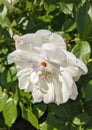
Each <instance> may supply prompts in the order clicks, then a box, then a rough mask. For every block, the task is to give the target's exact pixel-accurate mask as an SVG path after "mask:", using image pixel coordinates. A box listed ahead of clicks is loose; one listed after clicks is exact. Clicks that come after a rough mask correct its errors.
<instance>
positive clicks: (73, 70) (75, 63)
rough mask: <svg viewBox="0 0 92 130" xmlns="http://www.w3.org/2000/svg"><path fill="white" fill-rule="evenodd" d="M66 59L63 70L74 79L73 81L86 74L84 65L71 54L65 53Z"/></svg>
mask: <svg viewBox="0 0 92 130" xmlns="http://www.w3.org/2000/svg"><path fill="white" fill-rule="evenodd" d="M64 52H65V54H66V57H67V67H66V68H65V69H66V70H67V71H68V72H69V73H70V74H71V75H72V77H73V78H74V80H75V81H77V80H78V79H79V78H80V76H81V75H82V74H86V73H87V71H88V70H87V67H86V65H85V64H84V63H83V62H82V61H81V60H79V59H78V58H76V57H75V56H74V55H73V54H72V53H71V52H68V51H65V50H64Z"/></svg>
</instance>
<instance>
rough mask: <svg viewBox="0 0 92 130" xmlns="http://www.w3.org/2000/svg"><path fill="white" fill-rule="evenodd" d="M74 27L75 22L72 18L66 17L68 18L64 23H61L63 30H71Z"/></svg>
mask: <svg viewBox="0 0 92 130" xmlns="http://www.w3.org/2000/svg"><path fill="white" fill-rule="evenodd" d="M75 28H76V23H75V21H74V20H73V19H68V20H67V21H66V22H65V23H64V25H63V27H62V29H63V31H64V32H71V31H73V30H74V29H75Z"/></svg>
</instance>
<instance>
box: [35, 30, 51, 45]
mask: <svg viewBox="0 0 92 130" xmlns="http://www.w3.org/2000/svg"><path fill="white" fill-rule="evenodd" d="M50 35H51V32H50V31H48V30H44V29H42V30H38V31H37V32H36V33H35V46H40V47H41V46H42V44H43V43H46V42H48V39H49V36H50Z"/></svg>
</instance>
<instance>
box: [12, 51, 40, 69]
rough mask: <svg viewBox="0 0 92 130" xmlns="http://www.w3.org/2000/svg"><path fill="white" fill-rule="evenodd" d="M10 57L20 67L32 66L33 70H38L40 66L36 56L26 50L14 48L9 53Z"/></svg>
mask: <svg viewBox="0 0 92 130" xmlns="http://www.w3.org/2000/svg"><path fill="white" fill-rule="evenodd" d="M10 57H11V58H12V60H13V61H14V62H15V63H16V65H17V66H19V67H20V68H33V69H34V70H39V69H40V66H39V63H38V62H37V60H36V58H37V56H36V57H34V55H33V54H30V53H29V52H27V51H23V50H16V51H14V52H12V53H11V55H10Z"/></svg>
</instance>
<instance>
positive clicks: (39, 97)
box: [32, 86, 42, 102]
mask: <svg viewBox="0 0 92 130" xmlns="http://www.w3.org/2000/svg"><path fill="white" fill-rule="evenodd" d="M32 96H33V99H34V102H41V101H42V92H41V91H40V88H39V86H35V87H34V89H33V91H32Z"/></svg>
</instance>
